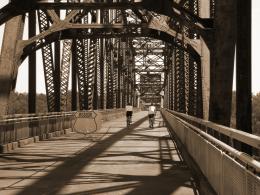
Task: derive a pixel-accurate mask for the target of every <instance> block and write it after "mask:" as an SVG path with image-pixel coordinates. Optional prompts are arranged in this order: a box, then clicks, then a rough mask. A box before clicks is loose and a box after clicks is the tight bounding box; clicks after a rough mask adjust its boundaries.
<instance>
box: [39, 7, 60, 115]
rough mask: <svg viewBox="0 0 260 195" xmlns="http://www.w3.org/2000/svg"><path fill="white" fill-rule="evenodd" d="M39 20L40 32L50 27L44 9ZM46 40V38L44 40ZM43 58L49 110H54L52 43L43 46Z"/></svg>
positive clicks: (54, 89) (40, 11)
mask: <svg viewBox="0 0 260 195" xmlns="http://www.w3.org/2000/svg"><path fill="white" fill-rule="evenodd" d="M37 15H38V21H39V29H40V32H44V31H45V30H47V29H49V27H50V23H49V17H48V15H47V14H46V12H45V11H43V10H38V13H37ZM42 41H44V40H42ZM42 59H43V68H44V76H45V86H46V96H47V104H48V111H49V112H54V111H55V109H56V87H55V86H56V82H55V67H54V60H53V50H52V46H51V44H47V45H45V46H44V47H43V48H42Z"/></svg>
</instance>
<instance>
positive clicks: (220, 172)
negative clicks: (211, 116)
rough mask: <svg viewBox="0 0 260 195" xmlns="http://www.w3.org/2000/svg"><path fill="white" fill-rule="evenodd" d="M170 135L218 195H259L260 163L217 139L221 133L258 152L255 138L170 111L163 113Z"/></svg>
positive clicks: (258, 139)
mask: <svg viewBox="0 0 260 195" xmlns="http://www.w3.org/2000/svg"><path fill="white" fill-rule="evenodd" d="M162 114H163V117H164V119H165V120H166V122H167V124H168V126H169V129H170V132H171V133H172V134H174V136H175V137H177V139H178V140H179V141H180V142H181V143H182V145H183V146H185V148H186V150H187V151H188V152H189V154H190V156H191V157H192V158H193V160H194V161H195V162H196V164H197V165H198V167H200V169H201V171H202V173H203V174H204V175H205V177H206V178H207V179H208V181H209V183H210V184H211V185H212V187H213V188H214V190H215V191H216V192H217V194H221V195H222V194H223V195H224V194H241V195H242V194H260V178H259V173H260V162H259V161H257V160H255V159H253V158H252V157H251V156H249V155H247V154H245V153H243V152H241V151H238V150H237V149H235V148H233V147H232V146H230V145H228V144H226V143H224V142H222V141H220V140H218V139H216V138H215V137H213V136H212V135H210V133H209V131H210V130H214V131H216V132H219V133H222V134H224V135H226V136H228V137H229V138H230V142H231V144H232V142H233V140H234V139H236V140H239V141H241V142H243V143H246V144H248V145H250V146H252V147H254V148H257V149H259V147H260V138H259V137H258V136H255V135H252V134H249V133H245V132H241V131H239V130H236V129H232V128H228V127H225V126H222V125H218V124H215V123H212V122H209V121H205V120H202V119H198V118H195V117H192V116H188V115H186V114H183V113H178V112H174V111H171V110H166V109H163V110H162Z"/></svg>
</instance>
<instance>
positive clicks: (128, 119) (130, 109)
mask: <svg viewBox="0 0 260 195" xmlns="http://www.w3.org/2000/svg"><path fill="white" fill-rule="evenodd" d="M125 109H126V123H127V126H129V125H130V123H131V122H132V115H133V106H132V105H131V104H130V102H128V104H127V105H126V107H125Z"/></svg>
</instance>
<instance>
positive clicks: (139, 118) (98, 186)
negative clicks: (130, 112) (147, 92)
mask: <svg viewBox="0 0 260 195" xmlns="http://www.w3.org/2000/svg"><path fill="white" fill-rule="evenodd" d="M146 115H147V112H139V113H137V114H135V115H134V117H133V124H132V125H131V126H130V128H126V127H125V125H126V122H125V117H122V118H119V119H117V120H114V121H110V122H107V123H105V124H104V125H103V128H102V129H101V130H100V131H98V132H96V133H94V134H91V135H87V136H84V135H82V134H76V133H72V134H69V135H66V136H63V137H59V138H53V139H51V140H47V141H42V142H40V143H36V144H31V145H27V146H26V147H24V148H19V149H17V150H15V151H14V152H12V153H9V154H3V155H0V174H1V175H0V194H1V195H9V194H18V195H39V194H51V195H54V194H73V195H80V194H82V195H85V194H111V195H117V194H118V195H119V194H127V195H135V194H137V195H138V194H143V195H153V194H158V195H164V194H165V195H166V194H183V195H189V194H198V190H197V188H196V185H195V182H194V180H193V178H192V176H191V173H190V171H189V169H188V168H187V166H186V164H185V163H184V162H183V161H182V160H181V157H180V155H179V153H178V150H177V149H176V146H175V144H174V143H173V142H172V141H171V139H170V138H169V135H168V132H167V129H166V128H165V127H164V126H163V122H162V118H161V117H160V116H159V115H160V114H159V113H158V114H157V116H156V123H155V128H153V129H150V128H148V119H147V118H146Z"/></svg>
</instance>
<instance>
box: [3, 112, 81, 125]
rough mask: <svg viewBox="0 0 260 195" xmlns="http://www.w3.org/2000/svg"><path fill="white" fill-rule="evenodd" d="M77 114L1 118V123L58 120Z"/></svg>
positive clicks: (64, 113)
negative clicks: (58, 118)
mask: <svg viewBox="0 0 260 195" xmlns="http://www.w3.org/2000/svg"><path fill="white" fill-rule="evenodd" d="M75 113H76V112H74V111H72V112H61V113H59V114H58V113H57V112H55V113H46V115H44V114H45V113H43V114H33V115H29V116H25V117H14V118H7V119H5V118H2V119H1V118H0V124H1V123H10V122H15V121H19V122H22V121H28V120H38V119H46V118H48V119H49V118H57V117H62V116H72V115H74V114H75Z"/></svg>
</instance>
